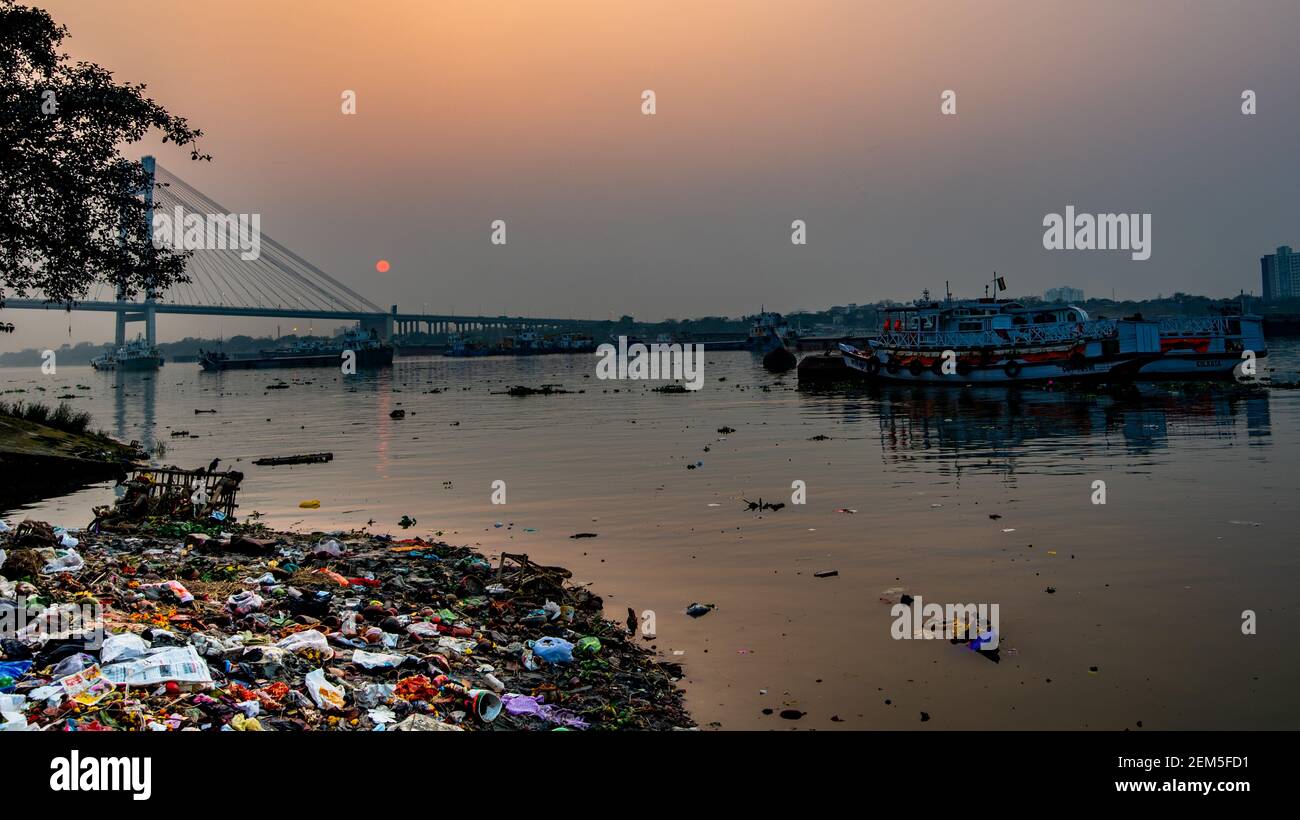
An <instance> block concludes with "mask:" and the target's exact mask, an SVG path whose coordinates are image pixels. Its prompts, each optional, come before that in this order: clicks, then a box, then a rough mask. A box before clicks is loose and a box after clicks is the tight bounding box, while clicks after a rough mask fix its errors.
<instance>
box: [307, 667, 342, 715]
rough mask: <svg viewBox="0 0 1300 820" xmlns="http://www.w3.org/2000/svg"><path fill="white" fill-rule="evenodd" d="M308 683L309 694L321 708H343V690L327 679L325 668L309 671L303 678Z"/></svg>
mask: <svg viewBox="0 0 1300 820" xmlns="http://www.w3.org/2000/svg"><path fill="white" fill-rule="evenodd" d="M303 683H305V684H306V685H307V694H308V696H310V697H311V699H312V702H313V703H315V704H316V706H317V707H318V708H320V709H342V708H343V704H344V698H343V690H342V689H341V688H339V687H337V686H335V685H334V684H332V683H330V682H329V681H327V680H325V670H324V669H317V670H315V671H312V672H308V673H307V677H306V678H305V679H304V680H303Z"/></svg>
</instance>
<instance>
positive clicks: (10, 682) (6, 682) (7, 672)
mask: <svg viewBox="0 0 1300 820" xmlns="http://www.w3.org/2000/svg"><path fill="white" fill-rule="evenodd" d="M31 668H32V662H31V661H0V693H3V692H12V691H13V690H14V683H15V682H16V681H17V680H18V679H19V678H21V677H22V676H23V675H25V674H27V670H28V669H31Z"/></svg>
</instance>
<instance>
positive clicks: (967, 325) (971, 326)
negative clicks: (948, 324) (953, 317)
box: [957, 320, 984, 330]
mask: <svg viewBox="0 0 1300 820" xmlns="http://www.w3.org/2000/svg"><path fill="white" fill-rule="evenodd" d="M957 329H958V330H983V329H984V323H983V322H981V321H979V320H976V321H973V322H960V323H958V325H957Z"/></svg>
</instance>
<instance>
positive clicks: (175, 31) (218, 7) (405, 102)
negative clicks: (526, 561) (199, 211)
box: [3, 0, 1300, 349]
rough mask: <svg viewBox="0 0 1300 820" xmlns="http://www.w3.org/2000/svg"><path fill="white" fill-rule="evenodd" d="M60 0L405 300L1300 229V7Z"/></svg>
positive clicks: (1253, 275) (912, 284)
mask: <svg viewBox="0 0 1300 820" xmlns="http://www.w3.org/2000/svg"><path fill="white" fill-rule="evenodd" d="M29 2H38V0H29ZM38 4H39V5H42V6H43V7H45V8H46V9H48V10H49V11H50V12H51V14H52V15H53V16H54V17H55V19H56V20H59V21H60V22H63V23H65V24H67V25H68V27H69V28H70V29H71V33H72V37H71V39H70V40H69V41H68V43H67V45H68V47H69V49H70V51H71V52H72V53H73V54H74V56H75V57H77V58H84V59H90V60H94V61H95V62H98V63H100V64H101V65H104V66H105V67H108V68H110V69H112V70H114V71H115V72H116V73H117V76H118V77H119V79H122V80H129V81H143V82H147V83H148V84H149V87H150V93H151V95H153V96H154V97H155V98H156V99H158V100H159V101H161V102H162V103H164V104H165V105H166V106H167V107H168V108H169V109H170V110H172V111H173V112H175V113H178V114H181V115H183V116H187V117H188V118H190V120H191V121H192V122H193V123H194V124H196V125H198V126H199V127H201V128H203V129H204V130H205V131H206V132H207V134H208V137H207V138H206V139H205V141H204V143H203V148H204V149H205V150H206V151H208V152H210V153H212V154H213V155H214V157H215V159H214V162H213V163H212V164H211V165H210V166H207V167H187V166H188V160H187V159H184V158H183V157H181V156H179V155H178V154H177V153H176V152H174V151H171V152H169V151H168V150H166V149H165V147H163V146H159V145H157V144H156V143H151V144H149V146H148V149H147V150H148V151H151V152H153V153H156V154H157V155H158V156H159V159H160V162H162V163H163V164H164V165H166V166H168V167H169V168H170V169H171V170H173V171H176V172H178V173H180V175H181V176H183V177H184V178H186V179H187V180H188V181H190V182H191V183H192V184H195V185H196V186H197V187H199V188H200V189H201V190H203V191H205V192H206V193H208V194H209V195H210V196H212V197H213V198H214V199H216V200H217V201H219V202H221V203H222V204H224V205H225V206H226V207H228V208H230V209H231V210H234V211H249V212H251V211H255V212H258V213H260V214H262V227H263V230H264V231H265V232H266V233H268V234H269V235H271V236H274V237H275V238H277V239H279V240H280V241H281V242H283V243H285V244H286V245H288V246H289V247H291V248H293V249H294V250H296V251H298V252H299V253H301V254H302V255H303V256H305V257H306V258H308V259H310V260H312V261H313V262H315V263H317V264H318V265H320V266H321V267H322V268H324V269H325V270H327V271H329V272H330V273H332V274H333V275H335V276H337V277H338V278H340V279H342V280H344V281H345V282H347V283H349V284H350V285H352V286H353V287H356V288H358V289H360V290H362V291H363V292H364V293H365V294H366V295H367V296H368V297H370V298H371V299H372V301H375V302H377V303H379V304H382V305H388V304H392V303H394V302H398V303H400V304H401V305H402V307H403V309H419V308H421V307H422V306H423V305H424V304H426V303H427V304H428V305H429V309H430V310H435V309H436V310H451V309H453V308H454V309H455V310H457V311H458V312H461V313H470V312H473V313H477V312H484V313H499V312H512V313H513V312H518V313H531V314H534V315H561V316H569V315H574V316H597V317H605V316H608V315H609V314H610V313H613V314H614V315H619V314H622V313H631V314H633V315H636V316H638V317H644V318H651V319H653V318H663V317H665V316H677V317H685V316H696V315H705V314H717V313H721V314H729V315H737V314H740V313H742V312H749V311H752V310H755V309H756V308H757V307H758V305H759V304H760V303H765V304H767V305H768V306H769V307H777V308H779V309H786V310H788V309H792V308H796V307H814V308H815V307H825V306H828V305H831V304H842V303H844V302H850V301H856V302H867V301H872V300H875V299H878V298H885V297H889V298H908V297H911V296H914V295H916V294H917V292H918V291H919V290H920V288H921V287H923V286H929V287H931V288H935V289H940V288H942V285H943V281H944V280H945V279H950V280H952V281H953V283H954V289H955V290H958V291H959V292H965V293H967V294H973V293H976V292H978V290H979V288H980V287H981V285H982V283H983V282H984V281H986V279H987V277H988V273H989V272H990V271H992V270H993V269H997V270H999V271H1000V272H1003V273H1005V274H1006V275H1007V276H1008V279H1009V280H1010V283H1011V286H1012V291H1013V292H1016V293H1023V292H1041V290H1042V289H1043V288H1045V287H1050V286H1055V285H1059V284H1072V285H1075V286H1079V287H1083V288H1084V289H1085V290H1086V291H1088V292H1089V293H1097V294H1102V293H1104V294H1109V293H1110V291H1111V290H1112V288H1113V289H1115V290H1116V291H1117V292H1118V294H1119V295H1121V296H1123V295H1129V296H1146V295H1155V294H1156V293H1158V292H1165V293H1168V292H1171V291H1173V290H1175V289H1184V290H1191V291H1203V292H1210V293H1215V294H1227V293H1235V292H1236V291H1237V290H1238V289H1239V288H1246V289H1248V290H1249V289H1254V290H1256V291H1257V290H1258V288H1259V283H1258V257H1259V255H1260V254H1262V253H1266V252H1269V251H1271V249H1272V248H1273V247H1274V246H1276V245H1278V244H1283V243H1286V242H1290V243H1293V244H1300V219H1297V218H1296V216H1297V214H1296V207H1295V201H1296V200H1295V194H1294V192H1295V190H1296V188H1297V186H1296V181H1297V180H1296V175H1297V170H1296V163H1295V151H1294V143H1295V134H1296V133H1297V128H1296V125H1297V121H1298V120H1300V114H1298V113H1297V112H1300V99H1297V96H1300V95H1298V93H1297V90H1296V89H1297V83H1296V82H1295V78H1296V77H1297V76H1300V71H1298V70H1297V69H1298V68H1300V52H1297V49H1296V47H1295V46H1296V43H1297V42H1300V36H1297V35H1300V6H1297V5H1296V4H1294V3H1266V2H1252V3H1249V4H1224V3H1208V2H1206V3H1201V2H1155V3H1143V4H1134V3H1130V2H1111V1H1109V0H1107V1H1106V2H1094V3H1087V4H1080V3H1074V2H1070V3H1066V2H1035V3H1030V2H1022V3H1006V2H944V3H926V2H907V3H883V2H881V3H877V2H867V0H838V1H837V2H832V1H831V0H821V1H820V2H801V3H786V2H777V1H776V0H740V1H737V0H732V1H731V2H704V3H686V2H664V0H659V2H627V1H626V0H620V2H613V3H611V2H608V1H607V0H606V2H585V1H584V2H568V1H566V0H558V1H557V2H545V3H543V2H493V3H472V2H450V1H449V2H439V1H437V0H373V1H372V2H359V1H357V2H353V1H352V0H325V1H324V2H320V1H319V0H317V1H316V2H310V3H301V2H288V1H287V0H225V1H224V2H222V3H220V4H205V5H203V6H195V5H194V4H182V3H168V2H155V1H154V0H116V1H115V2H111V3H109V2H86V0H46V2H38ZM647 88H649V89H654V90H655V91H656V93H657V95H658V113H657V114H656V115H655V116H653V117H646V116H642V115H641V113H640V94H641V91H642V90H643V89H647ZM946 88H952V89H954V90H956V91H957V93H958V116H956V117H943V116H941V115H940V114H939V95H940V93H941V92H942V91H943V90H944V89H946ZM1243 88H1252V89H1255V90H1256V91H1257V92H1258V93H1259V95H1260V100H1261V102H1260V114H1259V115H1258V116H1257V117H1254V118H1246V117H1243V116H1241V115H1240V113H1239V111H1238V106H1239V95H1240V92H1241V89H1243ZM344 89H353V90H355V91H356V92H357V94H358V114H357V115H356V116H354V117H348V116H344V115H342V114H341V113H340V110H339V103H340V93H341V92H342V91H343V90H344ZM133 153H136V154H138V153H143V150H134V151H133ZM1067 204H1075V205H1077V206H1078V207H1080V208H1081V209H1083V210H1093V211H1125V212H1135V211H1136V212H1150V213H1152V214H1153V222H1154V233H1155V253H1154V254H1153V257H1152V260H1151V261H1149V262H1146V263H1141V264H1138V263H1134V262H1132V261H1131V260H1129V258H1128V255H1127V254H1112V255H1104V254H1101V255H1099V254H1086V253H1084V254H1065V253H1056V254H1053V253H1050V252H1046V251H1044V250H1043V248H1042V244H1041V237H1042V228H1041V220H1042V217H1043V215H1044V213H1047V212H1049V211H1059V210H1061V209H1063V208H1064V207H1065V205H1067ZM796 218H798V219H804V220H806V221H807V222H808V225H809V244H808V245H807V246H804V247H794V246H792V245H791V244H790V242H789V233H790V227H789V226H790V222H791V220H792V219H796ZM494 219H505V220H506V221H507V224H508V226H509V244H508V245H507V246H506V247H495V246H492V245H490V244H489V242H488V235H489V228H488V226H489V224H490V223H491V221H492V220H494ZM380 258H385V259H389V260H391V262H392V263H393V267H392V270H391V271H389V272H388V273H387V274H384V275H382V276H381V275H379V274H376V273H375V272H374V262H375V260H377V259H380ZM102 318H104V317H98V318H97V319H89V318H88V319H86V321H85V322H84V326H86V327H88V328H94V329H95V331H94V332H89V331H88V333H87V335H89V336H95V337H98V336H100V335H101V334H99V332H98V330H97V328H98V325H95V324H94V322H96V321H98V319H102ZM78 323H79V324H81V320H80V319H78ZM65 335H66V334H65ZM74 336H77V337H80V336H79V335H78V334H76V333H74ZM24 339H26V341H24ZM3 342H4V344H5V345H7V346H8V347H9V349H12V348H13V347H14V346H19V347H22V346H27V344H30V343H32V340H31V339H27V338H26V334H20V335H18V336H15V337H11V338H10V339H6V340H3Z"/></svg>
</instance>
